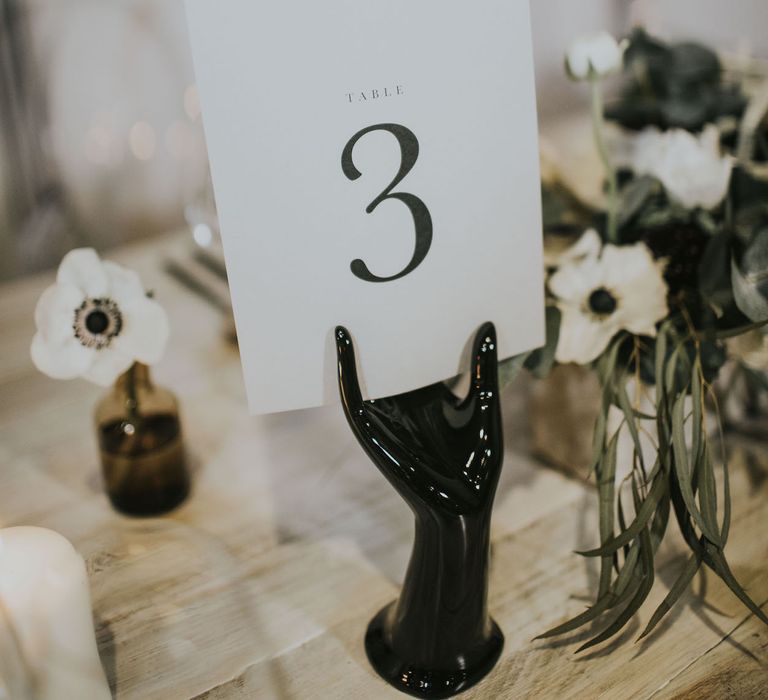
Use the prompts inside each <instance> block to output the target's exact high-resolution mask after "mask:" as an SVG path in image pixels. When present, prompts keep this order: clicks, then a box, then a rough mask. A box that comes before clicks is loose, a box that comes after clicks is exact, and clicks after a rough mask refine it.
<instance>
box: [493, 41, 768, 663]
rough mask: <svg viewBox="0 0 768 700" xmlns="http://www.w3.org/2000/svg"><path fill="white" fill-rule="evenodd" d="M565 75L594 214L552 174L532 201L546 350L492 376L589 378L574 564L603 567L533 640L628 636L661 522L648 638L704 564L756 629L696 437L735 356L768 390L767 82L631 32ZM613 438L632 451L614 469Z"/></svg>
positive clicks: (702, 435) (649, 581)
mask: <svg viewBox="0 0 768 700" xmlns="http://www.w3.org/2000/svg"><path fill="white" fill-rule="evenodd" d="M566 66H567V70H568V73H569V75H570V76H571V77H572V78H573V79H574V80H577V81H583V82H585V83H586V84H588V86H589V88H590V90H591V95H592V122H593V127H594V135H595V144H596V148H597V151H598V153H599V156H600V161H601V163H602V168H603V170H604V181H605V183H606V186H605V197H604V205H603V206H601V207H597V208H596V207H594V206H591V205H589V204H587V203H585V202H584V201H582V200H580V199H579V198H578V197H577V196H575V195H574V193H573V192H572V191H570V190H569V189H568V188H567V187H566V186H564V185H563V184H562V182H561V181H558V178H557V174H556V173H555V177H552V178H549V181H548V182H547V183H546V184H545V185H544V187H543V194H544V202H545V229H546V240H547V266H548V271H547V296H548V308H547V327H548V340H547V345H546V347H545V348H543V349H541V350H538V351H536V352H534V353H532V354H530V355H527V356H524V357H520V358H515V359H514V360H513V361H510V364H509V365H507V367H505V368H503V371H504V372H505V373H508V375H511V374H513V373H514V372H515V371H516V370H518V369H519V368H521V367H523V366H525V367H527V368H528V369H531V370H533V371H534V372H535V373H536V374H537V375H539V376H543V375H545V374H546V373H547V372H548V371H549V370H550V369H551V368H552V367H553V365H555V364H556V363H560V364H568V363H575V364H577V365H588V366H591V367H593V368H594V369H595V371H596V372H597V374H598V376H599V379H600V382H601V387H602V404H601V408H600V411H599V415H598V418H597V421H596V425H595V429H594V456H593V462H592V470H593V472H594V474H595V478H596V481H597V488H598V494H599V516H600V517H599V529H600V543H601V544H600V547H599V548H596V549H594V550H593V551H588V552H583V553H582V554H583V555H584V556H586V557H594V558H596V559H599V561H600V565H601V569H600V579H599V587H598V590H597V595H596V600H595V602H594V604H593V605H592V606H591V607H590V608H588V609H587V610H586V611H585V612H584V613H582V614H580V615H578V616H577V617H575V618H574V619H572V620H570V621H569V622H566V623H565V624H562V625H560V626H558V627H556V628H555V629H553V630H550V631H549V632H547V633H546V634H544V635H543V636H544V637H549V636H555V635H560V634H564V633H567V632H570V631H573V630H575V629H577V628H579V627H582V626H584V625H586V624H588V623H592V622H594V621H596V620H606V619H607V620H608V621H607V622H606V624H605V626H604V628H603V629H602V631H600V632H599V634H597V635H596V636H595V637H594V638H593V639H591V640H590V641H588V642H587V643H586V644H584V645H583V646H582V647H581V649H580V650H583V649H587V648H589V647H592V646H593V645H595V644H598V643H600V642H603V641H605V640H607V639H609V638H611V637H612V636H614V635H616V634H617V633H618V632H619V631H620V630H622V629H623V627H624V626H625V625H626V624H627V623H628V622H629V621H630V620H631V619H632V617H633V616H634V614H635V613H636V612H637V611H638V610H639V608H640V607H641V606H642V604H643V603H644V602H645V600H646V598H647V596H648V594H649V592H650V591H651V589H652V587H653V585H654V559H655V556H656V553H657V550H658V548H659V545H660V543H661V542H662V540H663V539H664V538H665V536H666V534H667V532H668V527H669V524H670V520H671V519H672V518H674V519H675V520H676V521H677V524H678V526H679V528H680V530H681V532H682V534H683V537H684V539H685V542H686V543H687V546H688V547H689V548H690V558H689V559H688V561H687V563H686V564H685V565H684V566H683V567H682V569H681V570H680V572H679V578H678V579H677V581H676V582H675V583H674V585H673V586H672V588H671V589H670V591H669V593H668V595H667V596H666V598H665V599H664V601H663V603H662V604H661V605H660V607H659V608H658V610H656V612H655V614H654V615H653V616H652V618H651V620H650V623H649V624H648V626H647V628H646V629H645V631H644V632H643V634H642V636H643V637H644V636H646V635H648V634H649V633H650V632H651V631H652V630H653V629H654V628H655V627H656V625H657V624H658V623H659V622H660V620H661V619H662V618H663V617H664V616H665V614H666V613H667V612H669V610H670V609H671V608H672V607H673V606H674V605H675V603H676V601H677V600H678V599H679V597H680V596H681V595H682V593H683V592H684V591H685V590H686V589H687V588H688V586H689V584H690V583H691V581H692V580H693V578H694V576H695V575H696V573H697V572H698V570H699V569H700V568H701V567H702V566H707V567H709V568H710V569H711V570H712V571H714V572H715V574H717V575H718V576H719V577H720V578H721V579H722V580H723V581H724V582H725V583H726V584H727V585H728V586H729V587H730V589H731V590H732V591H733V592H734V593H735V594H736V595H737V596H738V597H739V599H740V600H741V601H742V602H743V603H744V605H746V606H747V607H748V608H749V609H750V610H751V611H752V612H753V613H754V614H755V615H757V616H758V617H759V618H760V619H761V620H763V621H764V622H766V624H768V618H767V617H766V616H765V614H764V613H763V612H762V611H761V610H760V608H759V607H758V606H757V605H755V603H754V602H753V601H752V599H751V598H750V597H749V596H748V595H747V593H746V592H745V591H744V589H743V588H742V587H741V586H740V584H739V582H738V581H737V580H736V578H735V577H734V575H733V574H732V572H731V570H730V568H729V566H728V562H727V559H726V554H725V549H726V543H727V540H728V532H729V518H730V494H729V487H728V472H727V465H723V475H722V482H721V483H722V493H721V494H720V496H718V492H717V491H718V489H717V483H718V481H717V479H716V469H719V468H720V467H719V465H720V462H721V461H722V460H721V459H720V451H719V449H717V445H716V444H713V440H712V439H711V437H710V431H709V430H708V426H707V424H706V417H707V414H708V413H709V412H714V413H715V415H717V412H718V408H717V399H716V396H715V392H714V391H713V382H714V381H715V379H716V378H717V376H718V374H719V372H720V370H721V368H722V367H723V365H724V364H725V363H726V361H727V360H728V359H729V357H733V356H734V355H736V356H737V357H736V358H735V360H736V361H737V362H740V363H741V366H742V368H743V370H744V372H746V376H747V377H748V378H749V381H750V382H752V384H753V388H754V389H755V390H756V391H762V392H765V391H768V378H766V374H765V371H764V370H766V369H768V363H766V361H765V357H766V352H765V348H766V347H768V342H766V336H765V335H764V329H765V325H766V323H767V322H768V119H767V118H766V114H768V89H766V86H768V81H753V80H752V77H753V76H749V75H734V74H732V73H730V72H729V71H727V70H726V69H725V68H724V66H723V64H722V62H721V59H720V58H719V57H718V55H717V54H715V53H714V52H712V51H710V50H709V49H708V48H706V47H704V46H700V45H698V44H691V43H685V44H676V45H669V44H666V43H663V42H661V41H658V40H656V39H655V38H653V37H651V36H649V35H648V34H647V33H645V32H644V31H642V30H637V31H636V32H635V33H634V34H633V35H632V36H631V37H630V38H629V39H628V40H627V41H625V42H623V43H619V42H617V41H616V40H615V39H613V38H612V37H611V36H609V35H607V34H601V35H598V36H596V37H589V38H585V39H582V40H579V41H577V42H576V43H575V44H574V45H573V47H572V48H571V50H570V51H569V52H568V55H567V58H566ZM622 69H623V73H622V75H621V77H620V78H619V80H620V81H621V93H620V95H619V97H618V98H617V99H615V100H612V101H611V102H610V104H609V105H608V107H607V108H606V106H605V101H604V83H605V78H606V77H607V76H609V75H612V74H618V73H621V72H622ZM744 348H749V350H748V351H744ZM761 358H762V359H761ZM761 362H763V363H764V364H763V365H762V366H761V364H760V363H761ZM616 412H619V413H618V414H619V416H620V417H621V420H620V424H619V427H618V429H615V430H614V429H613V428H612V427H611V421H610V420H609V414H612V413H613V414H615V413H616ZM622 435H628V436H629V438H630V439H631V443H632V446H633V450H632V452H633V454H632V458H631V463H629V464H625V465H620V464H617V462H618V460H619V457H618V443H619V438H620V436H622ZM649 443H650V445H652V448H651V449H650V450H649V448H648V445H649ZM622 467H623V468H622ZM604 616H605V617H604Z"/></svg>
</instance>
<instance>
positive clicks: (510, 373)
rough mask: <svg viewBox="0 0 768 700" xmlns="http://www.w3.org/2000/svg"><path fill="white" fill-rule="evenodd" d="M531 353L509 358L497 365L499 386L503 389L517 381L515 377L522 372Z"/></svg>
mask: <svg viewBox="0 0 768 700" xmlns="http://www.w3.org/2000/svg"><path fill="white" fill-rule="evenodd" d="M530 354H531V353H529V352H526V353H523V354H522V355H516V356H515V357H510V358H509V359H508V360H505V361H504V362H500V363H499V386H500V387H502V388H504V387H505V386H507V385H509V384H511V383H512V382H514V381H515V379H517V376H518V375H519V374H520V372H521V371H522V370H523V365H525V362H526V360H527V359H528V357H529V356H530Z"/></svg>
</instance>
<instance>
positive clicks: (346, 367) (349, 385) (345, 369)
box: [336, 326, 363, 418]
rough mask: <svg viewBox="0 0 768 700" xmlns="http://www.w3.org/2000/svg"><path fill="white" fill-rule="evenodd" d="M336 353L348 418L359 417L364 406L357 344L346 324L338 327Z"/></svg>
mask: <svg viewBox="0 0 768 700" xmlns="http://www.w3.org/2000/svg"><path fill="white" fill-rule="evenodd" d="M336 355H337V359H338V379H339V392H340V394H341V402H342V404H343V405H344V411H345V412H346V414H347V417H348V418H352V417H357V416H358V415H359V412H360V411H361V410H362V408H363V396H362V393H361V391H360V382H359V381H358V378H357V363H356V361H355V346H354V343H353V342H352V336H351V335H350V333H349V331H348V330H347V329H346V328H344V326H337V327H336Z"/></svg>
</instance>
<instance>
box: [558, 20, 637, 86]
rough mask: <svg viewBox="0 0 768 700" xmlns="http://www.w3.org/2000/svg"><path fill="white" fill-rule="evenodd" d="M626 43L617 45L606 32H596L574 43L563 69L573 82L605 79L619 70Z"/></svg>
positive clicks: (567, 54) (622, 62) (622, 61)
mask: <svg viewBox="0 0 768 700" xmlns="http://www.w3.org/2000/svg"><path fill="white" fill-rule="evenodd" d="M627 46H628V44H627V42H626V41H624V42H621V43H619V42H618V41H616V39H615V38H614V37H612V36H611V35H610V34H609V33H608V32H598V33H596V34H590V35H587V36H583V37H581V38H579V39H577V40H576V41H574V42H573V43H572V44H571V46H570V48H569V49H568V52H567V53H566V56H565V67H566V69H567V71H568V75H570V77H571V78H572V79H573V80H590V79H592V78H605V77H607V76H609V75H611V74H613V73H617V72H618V71H619V70H621V68H622V66H623V64H624V52H625V51H626V50H627Z"/></svg>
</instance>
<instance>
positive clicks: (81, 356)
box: [31, 248, 169, 386]
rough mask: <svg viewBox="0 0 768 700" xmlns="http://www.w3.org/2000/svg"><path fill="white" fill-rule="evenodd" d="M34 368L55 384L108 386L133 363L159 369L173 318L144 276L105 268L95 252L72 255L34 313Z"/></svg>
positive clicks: (114, 266)
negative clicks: (153, 296) (148, 287)
mask: <svg viewBox="0 0 768 700" xmlns="http://www.w3.org/2000/svg"><path fill="white" fill-rule="evenodd" d="M35 323H36V325H37V333H36V334H35V337H34V339H33V340H32V347H31V355H32V361H33V362H34V363H35V366H36V367H37V368H38V369H39V370H40V371H41V372H44V373H45V374H47V375H48V376H50V377H53V378H54V379H74V378H76V377H83V378H85V379H88V380H89V381H92V382H94V383H96V384H99V385H102V386H107V385H109V384H111V383H112V382H114V381H115V379H116V378H117V377H118V376H119V375H120V374H122V373H123V372H125V371H126V370H127V369H128V368H129V367H130V366H131V365H132V364H133V363H134V362H142V363H144V364H154V363H156V362H157V361H159V359H160V357H161V356H162V354H163V351H164V349H165V345H166V342H167V339H168V332H169V331H168V318H167V316H166V313H165V311H164V310H163V308H162V307H161V306H160V305H159V304H158V303H157V302H156V301H154V300H152V299H149V298H148V297H147V295H146V292H145V290H144V288H143V286H142V284H141V280H140V279H139V276H138V275H137V274H136V273H135V272H134V271H132V270H129V269H127V268H124V267H122V266H120V265H117V264H115V263H112V262H103V261H102V260H101V259H100V258H99V256H98V255H97V253H96V251H94V250H93V249H91V248H79V249H77V250H73V251H71V252H70V253H68V254H67V255H66V256H65V257H64V259H63V260H62V262H61V265H60V266H59V270H58V274H57V277H56V284H54V285H52V286H51V287H49V288H48V289H46V290H45V292H43V294H42V296H41V297H40V300H39V301H38V303H37V308H36V310H35Z"/></svg>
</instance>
